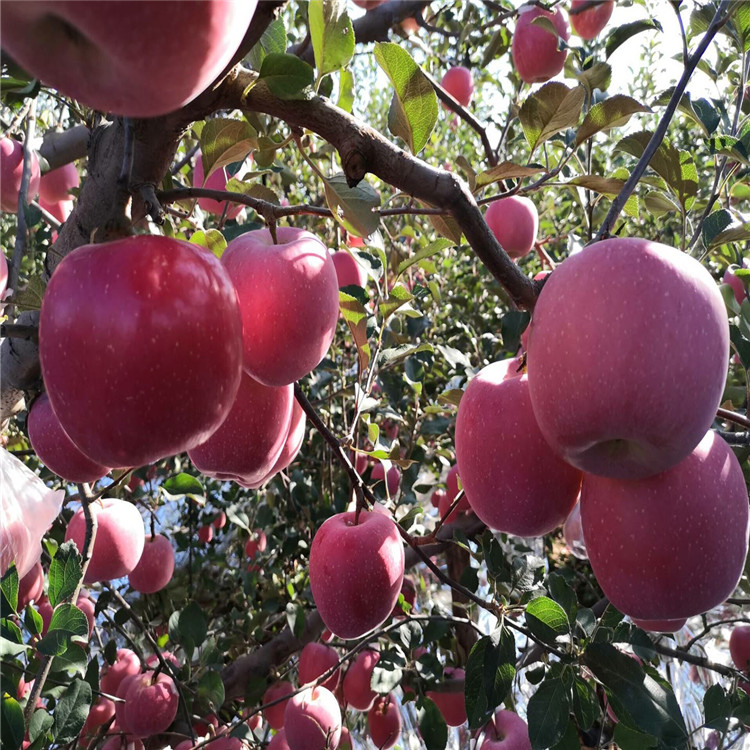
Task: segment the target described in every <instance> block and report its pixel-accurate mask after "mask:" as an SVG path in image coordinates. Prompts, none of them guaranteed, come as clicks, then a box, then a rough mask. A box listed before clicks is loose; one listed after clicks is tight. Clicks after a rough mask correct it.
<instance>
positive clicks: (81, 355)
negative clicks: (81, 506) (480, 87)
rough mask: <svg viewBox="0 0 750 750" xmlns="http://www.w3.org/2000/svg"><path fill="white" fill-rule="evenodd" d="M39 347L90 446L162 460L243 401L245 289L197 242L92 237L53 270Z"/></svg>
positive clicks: (69, 424) (51, 388)
mask: <svg viewBox="0 0 750 750" xmlns="http://www.w3.org/2000/svg"><path fill="white" fill-rule="evenodd" d="M188 15H189V14H188ZM124 310H125V311H127V314H123V311H124ZM217 331H221V335H217ZM39 354H40V359H41V367H42V376H43V378H44V383H45V385H46V388H47V393H48V395H49V399H50V402H51V404H52V409H53V411H54V412H55V414H56V415H57V417H58V418H59V420H60V423H61V424H62V426H63V429H64V430H65V432H66V433H67V434H68V436H69V437H70V439H71V440H72V441H73V442H74V443H75V444H76V445H77V446H78V447H79V448H80V449H81V451H82V452H83V453H84V454H85V455H87V456H88V457H89V458H90V459H91V460H92V461H95V462H96V463H99V464H101V465H102V466H112V467H115V468H120V467H131V466H142V465H144V464H150V463H154V462H155V461H157V460H159V459H160V458H164V457H166V456H172V455H175V454H177V453H181V452H183V451H186V450H189V449H190V448H193V447H195V446H196V445H199V444H201V443H203V442H205V441H206V439H207V438H208V437H209V436H210V435H211V434H213V433H214V432H215V431H216V430H217V429H218V428H219V426H220V425H221V424H222V422H223V421H224V420H225V418H226V417H227V415H228V414H229V411H230V409H231V408H232V405H233V403H234V399H235V395H236V394H237V390H238V388H239V383H240V376H241V373H242V321H241V319H240V316H239V306H238V304H237V295H236V293H235V291H234V287H233V286H232V282H231V280H230V279H229V276H228V275H227V273H226V272H225V270H224V268H223V266H222V265H221V263H220V262H219V261H218V259H217V258H216V256H214V255H213V253H211V252H210V251H208V250H206V249H204V248H201V247H199V246H198V245H194V244H191V243H189V242H183V241H180V240H174V239H170V238H168V237H159V236H151V235H137V236H134V237H128V238H126V239H122V240H115V241H113V242H107V243H104V244H100V245H85V246H83V247H79V248H77V249H76V250H74V251H73V252H72V253H70V254H69V255H67V256H66V257H65V258H64V259H63V260H62V262H61V263H60V265H59V266H57V268H56V269H55V272H54V273H53V274H52V278H51V279H50V282H49V285H48V286H47V289H46V292H45V294H44V299H43V300H42V311H41V318H40V324H39ZM84 383H85V385H86V387H85V388H84V387H82V384H84Z"/></svg>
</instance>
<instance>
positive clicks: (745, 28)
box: [731, 3, 750, 52]
mask: <svg viewBox="0 0 750 750" xmlns="http://www.w3.org/2000/svg"><path fill="white" fill-rule="evenodd" d="M731 17H732V20H733V21H734V27H735V29H737V35H738V36H739V41H740V46H741V49H742V52H748V51H749V50H750V5H748V4H747V3H733V5H732V11H731Z"/></svg>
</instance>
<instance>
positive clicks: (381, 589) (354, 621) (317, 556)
mask: <svg viewBox="0 0 750 750" xmlns="http://www.w3.org/2000/svg"><path fill="white" fill-rule="evenodd" d="M356 515H357V514H356V513H355V512H349V513H338V514H337V515H335V516H331V517H330V518H328V519H327V520H326V521H325V522H324V523H323V525H322V526H321V527H320V528H319V529H318V532H317V533H316V534H315V538H314V539H313V543H312V547H311V549H310V588H311V590H312V595H313V599H314V600H315V605H316V606H317V608H318V611H319V613H320V616H321V618H322V619H323V623H324V624H325V626H326V627H327V628H328V629H329V630H330V631H331V632H332V633H335V634H336V635H337V636H338V637H339V638H346V639H349V638H359V637H360V636H362V635H364V634H365V633H367V632H369V631H370V630H373V629H374V628H376V627H377V626H378V625H380V624H382V623H383V622H384V621H385V620H386V618H387V617H388V615H390V613H391V612H392V611H393V606H394V604H395V603H396V602H397V601H398V595H399V592H400V591H401V584H402V582H403V580H404V547H403V543H402V542H401V537H400V535H399V532H398V529H397V527H396V524H395V523H394V522H393V521H392V520H391V519H390V518H388V517H387V516H384V515H382V514H381V513H370V512H368V511H365V510H363V511H360V513H359V519H358V522H355V517H356Z"/></svg>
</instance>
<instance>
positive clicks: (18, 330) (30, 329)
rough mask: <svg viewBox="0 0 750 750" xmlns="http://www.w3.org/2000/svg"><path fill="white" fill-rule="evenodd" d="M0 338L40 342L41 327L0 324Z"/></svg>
mask: <svg viewBox="0 0 750 750" xmlns="http://www.w3.org/2000/svg"><path fill="white" fill-rule="evenodd" d="M0 338H2V339H4V338H9V339H24V340H26V341H36V342H38V341H39V326H24V325H16V324H15V323H0ZM32 453H33V451H32Z"/></svg>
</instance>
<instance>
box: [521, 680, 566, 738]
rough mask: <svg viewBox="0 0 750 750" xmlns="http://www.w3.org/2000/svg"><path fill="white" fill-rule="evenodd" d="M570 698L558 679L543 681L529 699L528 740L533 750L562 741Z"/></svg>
mask: <svg viewBox="0 0 750 750" xmlns="http://www.w3.org/2000/svg"><path fill="white" fill-rule="evenodd" d="M569 713H570V696H569V693H568V688H567V687H566V685H565V683H564V682H563V680H562V678H560V677H550V678H547V679H546V680H544V682H542V684H541V685H539V687H538V688H537V690H536V692H535V693H534V695H532V696H531V698H530V699H529V705H528V709H527V716H528V719H529V739H530V740H531V747H532V748H533V750H544V749H545V748H548V747H551V746H552V745H554V744H555V743H556V742H558V741H559V740H561V739H562V737H563V735H564V734H565V730H566V728H567V725H568V714H569Z"/></svg>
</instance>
